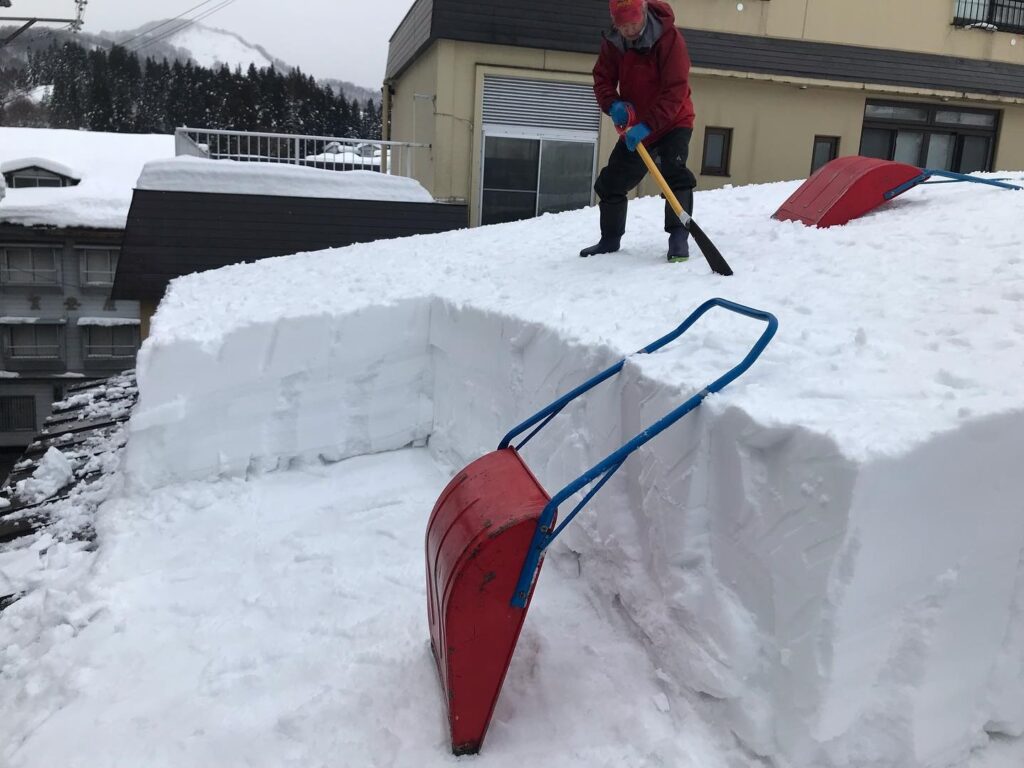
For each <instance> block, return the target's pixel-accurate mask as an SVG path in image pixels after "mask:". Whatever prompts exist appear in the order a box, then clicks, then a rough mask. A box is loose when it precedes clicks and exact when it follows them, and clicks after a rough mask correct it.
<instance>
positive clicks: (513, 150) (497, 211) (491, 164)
mask: <svg viewBox="0 0 1024 768" xmlns="http://www.w3.org/2000/svg"><path fill="white" fill-rule="evenodd" d="M594 149H595V145H594V143H593V141H582V140H572V139H567V138H523V137H515V136H500V135H498V136H495V135H485V136H484V167H483V193H482V200H481V206H480V223H481V224H501V223H504V222H508V221H518V220H520V219H529V218H532V217H534V216H539V215H540V214H542V213H559V212H561V211H571V210H574V209H576V208H584V207H586V206H588V205H590V202H591V195H592V189H593V185H594V157H595V153H594Z"/></svg>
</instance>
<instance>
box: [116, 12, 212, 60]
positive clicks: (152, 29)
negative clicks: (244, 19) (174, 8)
mask: <svg viewBox="0 0 1024 768" xmlns="http://www.w3.org/2000/svg"><path fill="white" fill-rule="evenodd" d="M214 2H217V0H203V2H201V3H199V4H198V5H193V6H192V7H191V8H189V9H188V10H187V11H182V12H181V13H179V14H178V15H177V16H175V17H174V18H173V19H167V20H166V21H162V22H160V23H159V24H157V25H155V26H152V27H150V28H149V29H147V30H145V31H144V32H139V33H138V34H137V35H134V36H133V37H129V38H128V39H127V40H121V41H120V42H119V43H116V45H120V46H121V47H123V48H127V47H128V44H129V43H132V42H134V41H136V40H138V39H139V38H140V37H145V36H146V35H151V34H153V33H154V32H155V31H156V30H158V29H160V28H161V27H166V26H167V25H168V24H173V23H174V22H176V21H178V19H182V18H184V17H185V16H187V15H188V14H190V13H192V11H194V10H196V9H197V8H202V7H203V6H204V5H209V4H210V3H214Z"/></svg>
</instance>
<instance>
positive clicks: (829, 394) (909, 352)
mask: <svg viewBox="0 0 1024 768" xmlns="http://www.w3.org/2000/svg"><path fill="white" fill-rule="evenodd" d="M1004 176H1007V174H1004ZM1008 176H1009V177H1010V178H1016V179H1018V180H1019V179H1020V178H1021V174H1009V175H1008ZM797 185H798V182H782V183H775V184H764V185H758V186H748V187H740V188H726V189H722V190H715V191H710V192H699V193H698V194H697V201H696V212H695V213H696V219H697V221H698V222H699V223H700V224H701V226H702V227H703V228H704V230H705V231H706V232H707V233H708V234H709V235H710V236H711V238H712V239H713V240H714V241H715V242H716V244H717V245H718V247H719V248H720V249H721V251H722V253H723V254H724V255H725V256H726V258H727V259H728V260H729V261H730V263H731V264H732V267H733V269H734V270H735V273H736V274H735V276H733V277H719V276H717V275H714V274H712V273H711V272H710V271H709V269H708V267H707V264H706V262H705V261H704V260H703V259H702V258H701V257H700V255H699V252H697V251H696V249H693V250H694V257H693V258H691V259H690V261H689V262H688V263H685V264H682V265H670V264H666V263H665V261H664V253H665V235H664V233H663V232H662V203H661V201H660V200H658V199H643V200H640V201H637V202H635V203H634V204H633V205H632V207H631V211H630V216H631V218H630V222H629V226H628V232H627V235H626V237H625V239H624V242H623V246H624V247H623V250H622V251H620V252H618V253H615V254H609V255H603V256H598V257H593V258H590V259H580V258H579V257H578V256H577V255H576V254H577V251H578V250H579V248H580V247H581V246H583V245H586V244H589V243H590V242H592V241H593V240H595V239H596V237H597V234H598V214H597V209H596V208H589V209H585V210H581V211H575V212H570V213H565V214H560V215H545V216H542V217H540V218H537V219H534V220H530V221H523V222H518V223H514V224H510V225H504V226H495V227H482V228H478V229H475V230H464V231H458V232H451V233H444V234H439V235H431V236H421V237H413V238H407V239H400V240H390V241H379V242H376V243H370V244H362V245H355V246H351V247H349V248H346V249H340V250H336V251H325V252H321V253H313V254H302V255H296V256H289V257H284V258H278V259H269V260H264V261H261V262H259V263H256V264H249V265H239V266H232V267H227V268H225V269H221V270H217V271H214V272H206V273H203V274H200V275H193V276H188V277H184V278H181V279H179V280H176V281H175V282H173V283H172V285H171V288H170V290H169V293H168V295H167V297H166V298H165V300H164V301H163V303H162V304H161V306H160V309H159V312H158V314H157V316H156V318H155V322H154V326H153V335H152V337H151V339H150V340H149V342H148V344H149V345H150V346H151V347H153V348H154V350H156V349H158V348H159V347H160V346H161V345H164V344H169V343H173V342H174V341H176V340H192V341H200V342H202V343H203V344H205V345H208V346H213V347H216V346H218V345H220V344H222V343H223V341H224V339H225V338H227V337H228V336H229V335H230V334H231V333H232V332H233V331H235V330H237V329H239V328H243V327H245V326H248V325H250V324H255V323H272V322H278V321H280V320H282V319H287V318H302V317H317V316H325V315H338V314H345V313H350V312H352V311H354V310H356V309H358V308H360V307H366V306H372V305H380V304H387V303H389V302H393V301H396V300H400V299H404V298H414V297H423V296H438V297H441V298H443V299H446V300H449V301H451V302H453V303H455V304H457V305H458V304H469V305H473V306H475V307H478V308H480V309H483V310H488V311H494V312H499V313H504V314H508V315H512V316H515V317H519V318H522V319H525V320H527V321H529V322H532V323H539V324H542V325H544V326H548V327H549V328H551V329H554V330H555V331H557V332H558V333H559V334H560V335H562V336H564V337H565V338H566V339H568V340H570V341H572V342H576V343H581V344H585V345H608V346H610V347H611V348H613V349H615V350H619V351H621V352H623V353H627V352H630V351H632V350H636V349H638V348H640V347H641V346H643V345H645V344H647V343H649V342H650V341H652V340H654V339H656V338H658V337H660V336H661V335H662V334H663V333H665V332H666V331H668V330H669V329H671V328H672V327H674V326H675V325H676V324H678V323H679V322H680V321H681V320H682V319H683V318H684V317H685V316H686V314H687V313H689V312H690V311H691V310H692V309H694V308H695V307H697V306H698V305H699V304H701V303H702V302H704V301H705V300H706V299H708V298H710V297H713V296H721V297H724V298H727V299H731V300H734V301H737V302H740V303H743V304H748V305H751V306H754V307H757V308H760V309H764V310H767V311H770V312H773V313H775V314H776V315H777V316H778V318H779V321H780V330H779V334H778V336H777V337H776V339H775V341H774V342H773V344H772V346H771V347H770V348H769V349H768V351H767V352H766V353H765V355H764V356H763V357H762V359H761V361H760V362H759V363H758V367H757V371H756V375H749V376H748V377H746V378H744V379H741V380H740V381H739V382H737V383H736V384H734V385H733V386H732V387H730V389H729V390H728V391H726V392H725V393H723V394H722V395H720V396H719V397H720V398H721V402H722V403H724V404H725V405H735V406H737V407H740V408H742V409H743V410H745V411H747V412H748V413H749V414H750V415H751V416H752V417H753V418H755V419H757V420H758V421H759V422H761V423H764V424H791V425H792V424H795V425H801V426H803V427H806V428H808V429H811V430H813V431H816V432H819V433H821V434H826V435H829V436H830V437H831V438H833V439H834V440H835V441H836V443H837V445H838V446H839V447H840V450H842V451H843V452H845V453H847V454H848V455H851V456H865V455H871V454H873V453H876V452H882V453H893V452H901V451H904V450H908V449H910V448H911V447H913V446H915V445H918V444H920V443H922V442H924V441H926V440H927V439H928V438H929V437H931V436H934V435H935V434H937V433H940V432H943V431H946V430H952V429H955V428H956V427H958V426H959V425H962V424H963V423H964V422H965V421H967V420H970V419H978V418H983V417H985V416H988V415H992V414H997V413H1001V412H1007V411H1011V410H1019V409H1021V408H1024V257H1022V254H1024V220H1022V218H1021V216H1020V211H1021V207H1022V205H1024V193H1019V192H1012V191H1005V190H1000V189H995V188H990V187H983V186H981V185H967V184H946V185H928V186H925V187H921V188H918V189H915V190H912V191H911V192H908V193H907V194H905V195H904V196H903V197H901V198H899V199H897V200H896V201H894V202H893V203H891V204H889V205H887V206H885V207H884V208H882V209H880V210H877V211H875V212H874V213H872V214H870V215H868V216H866V217H864V218H862V219H860V220H856V221H853V222H851V223H850V224H849V225H847V226H843V227H836V228H832V229H827V230H821V229H814V228H808V227H805V226H803V225H801V224H797V223H792V222H778V221H775V220H773V219H771V214H772V213H773V212H774V211H775V209H776V208H777V207H778V206H779V204H781V203H782V201H783V200H785V199H786V197H788V195H789V194H790V193H791V192H792V191H793V190H794V189H795V188H796V186H797ZM756 325H757V324H754V323H752V322H751V321H749V320H746V319H744V318H738V317H737V318H734V317H725V316H715V317H708V319H707V320H706V321H704V322H703V323H702V325H701V326H700V327H698V328H696V329H694V330H693V331H691V334H690V335H691V338H693V340H694V342H695V343H696V349H693V346H692V345H691V346H690V347H689V348H688V349H687V352H686V353H685V354H683V353H676V354H672V353H671V352H669V351H667V352H665V353H663V354H659V355H657V356H653V357H652V358H650V359H644V360H642V361H640V362H641V364H642V365H643V366H644V369H645V372H647V373H648V374H649V375H651V376H653V377H655V378H656V379H660V380H662V381H665V382H667V383H670V384H676V385H679V386H680V387H682V388H684V389H685V388H691V389H692V388H695V387H697V388H699V387H700V386H703V385H704V384H706V383H707V382H708V381H710V380H711V379H712V378H714V377H716V376H718V375H720V373H722V372H724V370H727V369H728V368H729V367H731V365H733V364H735V362H738V360H739V359H740V358H741V357H742V355H743V354H744V353H745V351H746V349H747V348H749V345H750V343H751V341H752V340H753V339H754V338H756V334H757V333H759V332H760V327H756Z"/></svg>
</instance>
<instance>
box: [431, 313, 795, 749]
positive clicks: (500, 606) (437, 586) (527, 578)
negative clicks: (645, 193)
mask: <svg viewBox="0 0 1024 768" xmlns="http://www.w3.org/2000/svg"><path fill="white" fill-rule="evenodd" d="M713 307H721V308H723V309H727V310H729V311H732V312H737V313H739V314H741V315H746V316H747V317H750V318H753V319H755V320H762V321H764V322H765V323H767V324H768V327H767V328H766V329H765V331H764V332H763V333H762V334H761V337H760V338H759V339H758V340H757V342H756V343H755V344H754V346H753V348H752V349H751V350H750V352H749V353H748V354H747V356H746V357H745V358H744V359H743V360H742V361H741V362H740V363H739V365H737V366H736V367H734V368H732V369H731V370H730V371H729V372H727V373H726V374H725V375H723V376H721V377H720V378H718V379H716V380H715V381H714V382H712V383H711V384H709V385H708V386H707V387H705V388H704V389H702V390H701V391H700V392H698V393H697V394H695V395H693V397H691V398H690V399H689V400H687V401H686V402H685V403H683V404H682V405H680V406H679V407H678V408H676V409H675V410H674V411H672V412H671V413H669V414H668V415H666V416H664V417H663V418H662V419H661V420H660V421H657V422H656V423H654V424H653V425H651V426H650V427H648V428H647V429H645V430H644V431H643V432H641V433H640V434H639V435H637V436H636V437H634V438H633V439H632V440H630V441H629V442H628V443H626V444H625V445H623V446H622V447H621V448H619V449H618V450H617V451H615V452H613V453H612V454H611V455H609V456H608V457H607V458H605V459H604V460H603V461H601V462H600V463H599V464H597V465H596V466H594V467H592V468H591V469H590V470H588V471H587V472H585V473H584V474H582V475H580V476H579V477H578V478H576V479H575V480H573V481H572V482H571V483H569V484H568V485H567V486H566V487H565V488H563V489H562V490H560V491H559V492H558V493H556V494H555V495H554V496H553V497H552V496H549V495H548V494H547V492H546V491H545V490H544V488H543V487H542V486H541V484H540V482H539V481H538V480H537V478H536V477H534V475H533V473H532V472H531V471H530V469H529V467H527V466H526V463H525V462H524V461H523V459H522V457H521V456H520V454H519V451H520V450H521V449H522V448H523V446H524V445H526V443H527V442H529V441H530V440H531V439H532V438H533V436H534V435H536V434H537V433H538V432H539V431H540V430H541V429H543V428H544V427H545V426H547V424H548V423H549V422H550V421H551V420H552V419H553V418H554V417H555V416H557V415H558V414H559V412H561V411H562V410H563V409H564V408H565V407H566V406H567V405H568V404H569V403H571V402H572V401H573V400H575V399H576V398H578V397H579V396H580V395H582V394H584V393H585V392H587V391H588V390H590V389H592V388H594V387H595V386H597V385H598V384H600V383H602V382H603V381H606V380H607V379H610V378H612V377H613V376H615V375H617V374H618V373H619V372H621V371H622V368H623V366H624V365H625V362H626V361H625V360H620V361H619V362H618V363H616V364H615V365H613V366H612V367H611V368H608V369H607V370H605V371H603V372H602V373H599V374H598V375H597V376H594V377H593V378H592V379H590V380H589V381H587V382H584V383H583V384H581V385H580V386H578V387H577V388H576V389H574V390H572V391H571V392H569V393H568V394H566V395H564V396H562V397H560V398H559V399H558V400H556V401H555V402H553V403H551V404H550V405H549V406H547V407H546V408H544V409H543V410H541V411H539V412H538V413H536V414H534V415H533V416H531V417H530V418H529V419H527V420H526V421H524V422H523V423H522V424H520V425H519V426H517V427H515V428H513V429H512V431H510V432H509V433H508V434H507V435H505V437H504V438H503V439H502V441H501V443H500V444H499V445H498V448H497V450H495V451H492V452H491V453H488V454H486V455H484V456H482V457H481V458H479V459H477V460H476V461H474V462H472V463H471V464H469V465H468V466H467V467H465V469H463V470H462V471H461V472H459V473H458V474H457V475H456V476H455V477H454V478H453V479H452V481H451V482H450V483H449V484H448V486H447V487H446V488H445V489H444V491H443V492H442V493H441V495H440V496H439V497H438V500H437V503H436V504H435V505H434V509H433V511H432V512H431V515H430V522H429V524H428V525H427V533H426V571H427V574H426V576H427V617H428V621H429V625H430V641H431V647H432V649H433V653H434V660H435V661H436V663H437V669H438V674H439V676H440V680H441V686H442V688H443V689H444V696H445V701H446V703H447V707H448V725H449V729H450V735H451V746H452V752H454V753H455V754H456V755H462V754H472V753H476V752H478V751H479V750H480V747H481V745H482V744H483V740H484V736H485V735H486V733H487V727H488V725H489V724H490V721H491V715H492V714H493V712H494V706H495V704H496V703H497V701H498V694H499V693H500V692H501V685H502V683H503V682H504V680H505V674H506V672H507V671H508V667H509V663H510V662H511V660H512V654H513V653H514V651H515V647H516V642H517V640H518V639H519V632H520V630H521V629H522V627H523V621H524V620H525V619H526V611H527V609H528V608H529V606H530V600H531V598H532V597H533V591H534V588H535V587H536V583H537V577H538V575H539V574H540V568H541V565H542V563H543V555H544V551H545V550H546V549H547V548H548V547H549V546H550V545H551V542H552V541H554V539H555V538H556V537H557V536H558V535H559V534H560V533H561V532H562V531H563V530H564V529H565V527H566V526H567V525H568V524H569V523H570V522H571V521H572V519H573V518H574V517H575V516H576V515H577V514H578V513H579V512H580V510H581V509H583V507H584V506H585V505H586V504H587V503H588V502H589V501H590V499H591V498H593V496H594V494H596V493H597V492H598V491H599V490H600V489H601V487H602V486H603V485H604V484H605V483H606V482H608V480H609V479H610V478H611V476H612V475H613V474H615V471H616V470H617V469H618V468H619V467H620V466H622V464H623V462H624V461H625V460H626V458H627V457H628V456H629V455H630V454H631V453H633V452H634V451H636V450H637V449H638V448H639V447H640V446H642V445H643V444H644V443H646V442H647V441H649V440H651V439H652V438H654V437H655V436H657V435H658V434H660V433H661V432H663V431H664V430H666V429H668V427H670V426H672V425H673V424H675V423H676V422H677V421H679V419H681V418H682V417H683V416H685V415H686V414H687V413H689V412H690V411H692V410H693V409H694V408H696V407H697V406H699V405H700V404H701V402H703V400H704V398H706V397H707V396H708V395H710V394H711V393H713V392H718V391H720V390H722V389H723V388H724V387H725V386H726V385H728V384H729V383H731V382H732V381H734V380H735V379H736V378H738V377H739V376H740V375H742V374H743V373H744V372H745V371H746V370H747V369H748V368H750V366H751V365H753V364H754V361H755V360H757V358H758V357H759V356H760V355H761V353H762V352H763V351H764V349H765V347H766V346H768V343H769V342H770V341H771V339H772V337H773V336H774V335H775V331H776V329H777V328H778V321H777V320H776V319H775V317H774V316H773V315H771V314H770V313H768V312H763V311H761V310H757V309H751V308H750V307H745V306H742V305H740V304H735V303H733V302H731V301H726V300H725V299H710V300H709V301H706V302H704V303H703V304H702V305H701V306H700V307H698V308H697V309H696V310H695V311H694V312H693V313H692V314H691V315H690V316H689V317H688V318H687V319H686V320H685V321H684V322H683V323H682V324H681V325H680V326H678V327H677V328H676V329H675V330H673V331H672V332H671V333H669V334H667V335H666V336H663V337H661V338H660V339H658V340H657V341H655V342H653V343H652V344H649V345H648V346H646V347H644V348H643V349H641V350H639V351H638V352H637V354H650V353H652V352H655V351H657V350H659V349H661V348H662V347H664V346H665V345H666V344H668V343H670V342H672V341H674V340H675V339H677V338H679V336H681V335H682V334H683V333H685V332H686V331H687V330H688V329H689V328H690V327H691V326H692V325H693V324H694V323H695V322H696V321H697V320H698V319H699V318H700V317H701V316H702V315H703V314H704V313H705V312H707V311H708V310H709V309H712V308H713ZM527 430H532V431H530V433H529V434H528V435H527V436H526V437H525V438H524V439H523V440H522V442H520V443H519V444H518V445H516V446H515V447H512V441H513V440H514V439H515V438H517V437H518V436H519V435H521V434H522V433H524V432H526V431H527ZM595 481H596V482H595ZM592 483H593V484H594V486H593V488H591V489H590V490H589V491H588V492H587V494H586V496H584V498H583V499H582V501H580V502H579V504H577V505H576V507H575V509H573V510H572V512H570V513H569V514H568V515H567V516H566V518H565V520H563V521H562V522H561V524H560V525H558V527H557V528H556V527H555V520H556V517H557V514H558V507H559V505H560V504H562V502H564V501H565V500H566V499H568V498H569V497H570V496H572V495H573V494H575V493H577V492H578V491H581V490H582V489H584V488H586V487H587V486H590V485H591V484H592Z"/></svg>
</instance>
